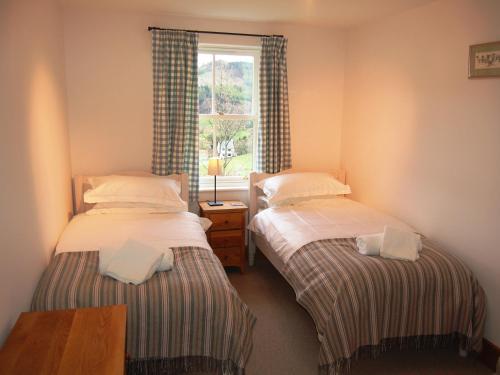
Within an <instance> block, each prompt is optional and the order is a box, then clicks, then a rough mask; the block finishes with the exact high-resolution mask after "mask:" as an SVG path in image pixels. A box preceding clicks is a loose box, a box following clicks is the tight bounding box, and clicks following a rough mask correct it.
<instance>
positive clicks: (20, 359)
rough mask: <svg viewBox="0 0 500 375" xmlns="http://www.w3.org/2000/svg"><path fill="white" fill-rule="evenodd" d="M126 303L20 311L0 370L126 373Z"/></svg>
mask: <svg viewBox="0 0 500 375" xmlns="http://www.w3.org/2000/svg"><path fill="white" fill-rule="evenodd" d="M126 321H127V306H126V305H113V306H106V307H99V308H97V307H95V308H85V309H75V310H54V311H45V312H26V313H22V314H21V315H20V316H19V319H18V320H17V323H16V325H15V326H14V328H13V329H12V332H11V333H10V335H9V337H8V338H7V341H6V342H5V344H4V346H3V347H2V349H1V350H0V374H4V375H14V374H15V375H17V374H19V375H21V374H54V375H78V374H82V375H83V374H93V375H100V374H102V375H123V374H124V372H125V336H126Z"/></svg>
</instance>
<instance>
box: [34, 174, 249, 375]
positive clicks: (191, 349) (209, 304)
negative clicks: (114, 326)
mask: <svg viewBox="0 0 500 375" xmlns="http://www.w3.org/2000/svg"><path fill="white" fill-rule="evenodd" d="M172 178H173V179H175V180H178V181H179V182H180V185H181V194H180V195H181V197H182V198H184V200H186V198H187V176H186V175H177V176H175V175H174V176H172ZM74 188H75V202H76V212H77V213H78V215H76V216H75V217H74V218H73V220H72V221H71V222H70V224H69V225H68V227H67V228H66V230H65V231H64V233H63V234H62V236H61V239H60V241H59V244H58V246H57V248H56V253H55V254H54V256H53V257H52V259H51V261H50V263H49V265H48V267H47V269H46V270H45V272H44V274H43V276H42V278H41V280H40V282H39V284H38V287H37V289H36V291H35V294H34V296H33V301H32V310H35V311H46V310H55V309H69V308H81V307H91V306H95V307H98V306H105V305H111V304H126V305H127V307H128V316H127V354H128V357H129V358H128V360H127V374H129V375H130V374H178V373H186V372H193V371H196V372H208V373H211V374H212V373H216V374H243V373H244V368H245V364H246V362H247V360H248V357H249V355H250V352H251V349H252V331H253V326H254V323H255V317H254V316H253V314H252V313H251V312H250V310H249V309H248V307H247V306H246V304H245V303H243V302H242V301H241V299H240V298H239V296H238V294H237V292H236V291H235V289H234V288H233V286H232V285H231V284H230V282H229V280H228V278H227V276H226V273H225V271H224V269H223V267H222V265H221V263H220V262H219V260H218V259H217V257H216V256H215V254H214V253H213V251H212V250H211V248H210V246H209V245H208V243H207V240H206V236H205V233H204V231H203V229H202V227H201V225H200V223H199V220H198V217H197V216H196V215H194V214H191V213H188V212H175V213H159V214H156V213H155V214H145V213H126V214H125V213H119V214H115V213H109V214H98V215H87V214H86V213H85V212H86V211H87V210H89V209H90V208H91V206H89V205H87V204H85V203H84V202H83V198H82V197H83V193H84V192H85V191H86V190H88V189H89V184H88V179H87V178H85V177H77V178H75V186H74ZM126 237H133V238H136V239H144V240H147V241H150V240H151V239H154V241H156V242H157V243H160V244H161V245H162V246H165V247H170V248H171V249H172V250H173V254H174V267H173V269H172V270H171V271H168V272H156V273H155V274H154V275H153V276H152V277H151V278H150V279H149V280H147V281H146V282H144V283H142V284H140V285H137V286H136V285H132V284H126V283H123V282H120V281H117V280H114V279H112V278H110V277H107V276H103V275H102V274H100V273H99V251H96V250H98V249H99V248H101V247H105V246H110V245H112V244H113V243H119V242H120V241H122V240H124V239H125V238H126Z"/></svg>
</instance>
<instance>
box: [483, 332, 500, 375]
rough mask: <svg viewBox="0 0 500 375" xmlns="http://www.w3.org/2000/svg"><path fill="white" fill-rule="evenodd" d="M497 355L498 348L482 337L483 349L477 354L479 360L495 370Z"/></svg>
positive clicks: (498, 354)
mask: <svg viewBox="0 0 500 375" xmlns="http://www.w3.org/2000/svg"><path fill="white" fill-rule="evenodd" d="M499 357H500V348H499V347H498V346H496V345H495V344H493V343H492V342H491V341H489V340H486V339H483V350H482V351H481V353H480V354H479V360H480V361H481V362H483V363H484V364H485V365H486V366H487V367H488V368H490V369H491V370H492V371H493V372H495V371H496V370H497V362H498V358H499ZM499 375H500V374H499Z"/></svg>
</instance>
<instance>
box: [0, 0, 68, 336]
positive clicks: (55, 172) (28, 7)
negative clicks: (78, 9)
mask: <svg viewBox="0 0 500 375" xmlns="http://www.w3.org/2000/svg"><path fill="white" fill-rule="evenodd" d="M0 54H1V58H0V140H1V147H0V176H1V194H0V228H2V229H1V240H0V345H1V343H2V342H3V340H4V338H5V336H6V334H7V333H8V332H9V330H10V329H11V327H12V325H13V324H14V322H15V321H16V319H17V317H18V315H19V313H20V312H21V311H26V310H29V307H30V302H31V297H32V294H33V291H34V288H35V286H36V284H37V282H38V279H39V278H40V276H41V273H42V271H43V269H44V268H45V266H46V264H47V262H48V258H49V255H50V253H51V251H52V250H53V248H54V245H55V242H56V241H57V238H58V236H59V234H60V232H61V230H62V228H63V227H64V225H65V223H66V222H67V219H68V214H69V212H70V210H71V195H70V194H71V184H70V175H71V173H70V164H69V140H68V131H67V127H66V109H65V105H66V103H65V97H66V93H65V88H64V56H63V40H62V12H61V10H60V9H59V6H58V5H57V4H56V1H52V0H11V1H2V2H0Z"/></svg>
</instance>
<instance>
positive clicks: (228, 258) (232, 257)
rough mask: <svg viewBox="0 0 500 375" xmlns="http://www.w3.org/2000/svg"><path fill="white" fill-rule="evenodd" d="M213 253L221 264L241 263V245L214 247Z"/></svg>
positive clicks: (236, 264) (233, 264)
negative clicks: (223, 247) (222, 247)
mask: <svg viewBox="0 0 500 375" xmlns="http://www.w3.org/2000/svg"><path fill="white" fill-rule="evenodd" d="M214 253H215V255H217V257H218V258H219V259H220V261H221V263H222V265H223V266H238V267H240V265H241V255H240V254H241V247H227V248H225V249H214Z"/></svg>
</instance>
